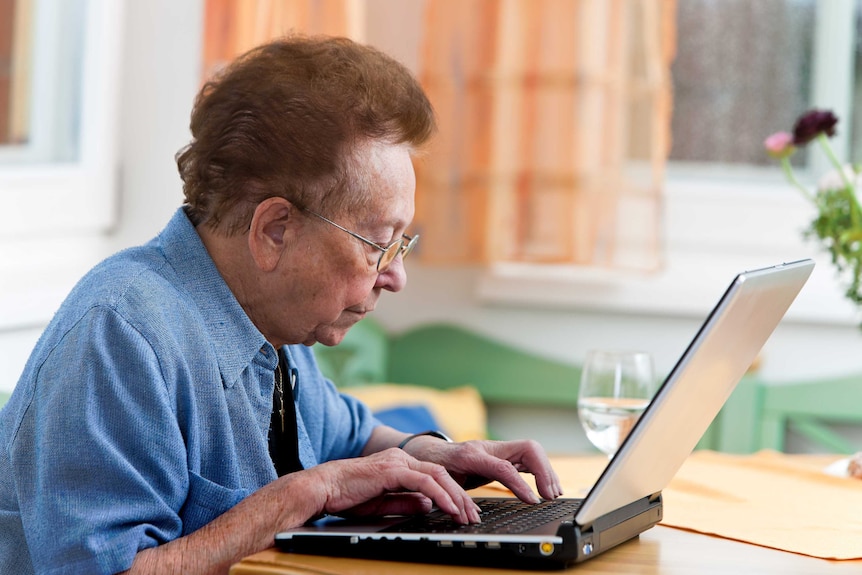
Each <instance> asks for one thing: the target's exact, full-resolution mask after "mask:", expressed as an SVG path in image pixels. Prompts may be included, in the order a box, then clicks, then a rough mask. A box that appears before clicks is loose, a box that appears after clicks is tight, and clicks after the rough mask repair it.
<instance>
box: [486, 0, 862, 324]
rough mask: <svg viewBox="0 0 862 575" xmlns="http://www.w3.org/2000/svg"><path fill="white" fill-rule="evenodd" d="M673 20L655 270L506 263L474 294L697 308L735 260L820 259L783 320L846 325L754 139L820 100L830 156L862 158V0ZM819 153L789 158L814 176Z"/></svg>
mask: <svg viewBox="0 0 862 575" xmlns="http://www.w3.org/2000/svg"><path fill="white" fill-rule="evenodd" d="M676 17H677V34H678V36H677V37H678V45H677V53H676V58H675V61H674V64H673V68H672V73H673V77H674V78H673V79H674V108H673V120H672V148H671V153H670V161H669V163H668V176H667V180H666V185H665V197H664V204H665V206H664V229H663V234H664V257H665V261H664V265H663V268H662V271H661V272H660V273H657V274H652V275H632V274H625V275H623V274H621V273H619V272H611V273H607V272H599V271H596V270H588V269H573V268H561V267H549V266H522V265H518V266H515V265H506V266H499V267H497V268H496V269H495V270H493V271H492V272H491V273H489V274H488V275H487V276H486V277H485V278H484V279H483V281H482V282H481V284H480V293H481V294H482V295H483V296H484V297H485V298H486V299H489V300H492V301H505V302H512V301H517V302H521V303H529V302H531V301H533V302H541V301H556V302H557V303H558V304H559V305H564V306H565V305H571V306H575V307H580V306H588V307H593V308H607V309H616V310H622V311H644V312H657V313H663V314H664V313H670V314H673V313H682V314H689V313H690V314H701V313H703V312H704V311H706V310H708V309H709V307H710V306H711V305H712V303H713V302H714V301H715V300H716V299H717V297H718V296H719V295H720V292H721V291H723V289H724V288H725V287H726V283H727V281H729V279H730V278H731V277H732V275H733V274H734V273H736V272H738V271H740V270H741V269H744V268H751V267H758V266H762V265H769V264H772V263H778V262H780V261H788V260H792V259H798V258H800V257H815V258H816V259H817V260H818V261H819V263H820V265H818V268H817V269H816V270H815V273H814V275H813V276H812V278H811V280H810V281H809V284H808V286H806V289H805V290H804V291H803V293H802V294H801V296H800V298H799V299H798V300H797V302H796V304H794V307H793V308H792V309H791V312H790V314H789V317H795V318H797V319H811V320H815V321H824V320H825V321H833V322H837V323H848V324H849V323H854V321H855V320H854V313H853V309H852V307H851V306H850V305H849V303H847V302H845V301H844V298H843V295H842V289H841V287H840V285H839V283H838V281H836V278H835V272H834V268H833V267H832V265H831V263H830V262H829V261H828V258H827V257H826V256H825V254H823V253H820V252H819V251H818V249H817V246H816V245H815V244H813V243H809V242H806V241H804V239H803V238H802V234H801V231H802V230H803V229H804V228H805V226H806V225H807V224H808V223H809V222H810V220H811V218H812V217H813V215H814V212H813V210H812V208H811V207H810V206H809V205H808V204H807V203H806V201H805V200H804V199H803V198H801V197H800V195H799V193H798V192H797V191H796V190H794V189H792V188H791V187H790V186H789V185H788V184H787V183H786V182H785V180H784V178H783V175H782V173H781V170H780V169H779V168H778V166H777V165H776V164H775V162H774V161H771V160H770V159H769V158H768V157H767V156H766V155H765V153H764V152H763V148H762V143H763V140H764V139H765V138H766V136H768V135H769V134H771V133H773V132H775V131H778V130H789V129H791V128H792V126H793V122H794V121H795V119H796V117H797V116H798V115H800V114H801V113H802V112H804V111H805V110H806V109H808V108H811V107H818V108H827V109H831V110H833V111H834V112H835V113H836V115H838V117H839V118H840V123H839V134H838V135H837V137H836V138H835V140H834V143H835V146H834V147H835V149H836V152H837V153H838V154H839V157H843V158H847V159H850V158H853V159H856V160H862V86H859V87H858V88H857V84H859V82H862V58H856V55H857V54H858V53H859V51H860V48H859V46H860V43H862V0H854V1H851V0H835V1H830V2H817V1H816V0H758V1H757V2H750V1H748V0H686V1H685V2H678V3H677V15H676ZM854 58H855V60H856V64H855V69H854ZM820 156H821V155H820V154H811V157H810V158H809V157H808V156H807V155H806V154H798V155H797V157H796V158H794V160H795V162H796V163H798V164H799V167H800V168H802V169H803V172H804V171H805V168H808V170H809V173H810V174H822V173H823V172H825V171H826V170H827V169H828V167H827V166H826V165H825V163H823V162H824V160H823V159H822V158H821V157H820ZM810 179H812V178H809V180H810Z"/></svg>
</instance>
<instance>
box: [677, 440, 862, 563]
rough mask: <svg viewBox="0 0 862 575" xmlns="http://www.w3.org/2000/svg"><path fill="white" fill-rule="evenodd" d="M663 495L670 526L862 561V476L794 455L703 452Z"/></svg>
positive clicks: (682, 471) (796, 551) (787, 549)
mask: <svg viewBox="0 0 862 575" xmlns="http://www.w3.org/2000/svg"><path fill="white" fill-rule="evenodd" d="M835 459H838V457H837V456H836V457H835ZM664 497H665V504H664V519H663V521H662V524H663V525H669V526H671V527H680V528H684V529H690V530H692V531H698V532H701V533H710V534H713V535H720V536H721V537H727V538H729V539H737V540H739V541H746V542H749V543H755V544H757V545H763V546H765V547H772V548H775V549H781V550H784V551H792V552H795V553H802V554H804V555H811V556H813V557H821V558H824V559H862V481H860V480H858V479H850V478H844V477H834V476H831V475H828V474H826V473H824V472H823V469H822V468H820V467H817V468H811V467H809V466H805V465H799V464H798V463H797V461H796V460H795V459H794V456H787V455H783V454H780V453H775V452H770V451H762V452H759V453H757V454H754V455H748V456H740V455H728V454H724V453H716V452H712V451H699V452H696V453H694V454H693V455H692V456H691V457H689V458H688V460H687V461H686V462H685V464H684V465H683V466H682V469H680V470H679V472H678V473H677V475H676V477H674V479H673V480H672V481H671V484H670V486H669V487H668V488H667V489H666V490H665V491H664Z"/></svg>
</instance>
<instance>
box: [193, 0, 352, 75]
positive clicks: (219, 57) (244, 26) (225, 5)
mask: <svg viewBox="0 0 862 575" xmlns="http://www.w3.org/2000/svg"><path fill="white" fill-rule="evenodd" d="M361 8H362V6H361V3H359V2H357V1H356V0H206V5H205V9H204V12H205V15H204V18H205V22H204V68H203V69H204V78H209V77H210V76H211V75H212V74H213V73H214V72H216V71H217V70H219V69H220V68H221V67H223V66H224V65H225V64H227V63H228V62H230V61H231V60H233V59H234V58H235V57H236V56H239V55H240V54H242V53H243V52H245V51H247V50H249V49H251V48H254V47H255V46H257V45H259V44H263V43H264V42H267V41H269V40H271V39H273V38H277V37H279V36H284V35H285V34H288V33H291V32H302V33H304V34H329V35H332V36H348V37H350V38H353V39H354V40H360V41H361V40H362V38H363V25H364V19H363V12H362V9H361Z"/></svg>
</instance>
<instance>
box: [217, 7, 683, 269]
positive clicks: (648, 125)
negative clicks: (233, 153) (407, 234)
mask: <svg viewBox="0 0 862 575" xmlns="http://www.w3.org/2000/svg"><path fill="white" fill-rule="evenodd" d="M414 14H415V15H417V17H418V18H421V22H410V23H408V22H402V20H404V16H405V15H408V17H413V16H412V15H414ZM675 16H676V5H675V0H469V1H465V0H386V1H384V0H373V1H372V0H367V1H360V0H206V23H205V46H204V59H205V62H204V70H205V77H208V76H209V75H210V74H211V73H212V72H213V71H215V70H217V69H218V67H220V66H223V65H224V64H225V63H226V62H229V61H230V60H231V59H232V58H234V57H235V56H237V55H238V54H240V53H242V52H244V51H245V50H247V49H249V48H251V47H253V46H255V45H257V44H260V43H262V42H265V41H267V40H269V39H271V38H274V37H277V36H280V35H283V34H285V33H288V32H290V31H301V32H305V33H324V34H335V35H346V36H349V37H351V38H354V39H356V40H359V41H368V42H371V43H372V44H374V43H375V42H377V44H378V45H380V44H381V43H382V44H383V45H387V46H388V48H385V49H387V50H388V51H392V50H393V49H395V51H397V49H398V48H401V47H402V45H404V44H411V46H409V47H407V48H406V53H409V52H410V51H411V50H413V49H415V50H416V51H417V52H418V53H417V54H416V55H417V60H418V62H419V63H418V70H416V72H417V75H418V76H419V78H420V80H421V81H422V83H423V85H424V86H425V88H426V90H427V92H428V95H429V97H430V98H431V101H432V103H433V104H434V107H435V109H436V110H437V113H438V116H439V121H440V131H439V133H438V135H437V137H436V138H435V139H434V140H433V142H432V145H431V148H430V149H429V150H428V152H427V153H426V154H425V155H423V156H422V157H420V158H419V160H418V161H417V178H418V184H417V195H416V221H415V226H414V228H412V229H415V230H416V231H418V232H419V233H421V234H422V236H423V237H422V242H421V243H420V249H419V250H417V254H418V255H419V256H420V257H421V258H423V259H424V260H425V261H427V262H435V263H490V262H504V261H515V262H547V263H574V264H580V265H592V266H608V267H626V268H636V269H655V268H656V267H658V265H659V264H660V254H661V250H660V237H661V236H660V225H661V218H660V208H661V188H662V181H663V178H664V168H665V161H666V158H667V154H668V151H669V149H670V115H671V114H670V111H671V82H670V72H669V70H670V64H671V61H672V59H673V56H674V50H675ZM414 24H415V26H414ZM414 28H415V29H416V30H421V33H420V34H419V35H420V36H421V38H418V39H417V38H415V37H410V38H407V37H405V36H404V34H405V33H409V32H408V31H410V30H412V29H414ZM369 31H371V32H372V33H373V35H374V36H375V37H374V38H369V37H367V36H368V32H369ZM378 36H379V37H378ZM396 45H397V46H396Z"/></svg>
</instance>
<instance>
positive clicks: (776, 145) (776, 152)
mask: <svg viewBox="0 0 862 575" xmlns="http://www.w3.org/2000/svg"><path fill="white" fill-rule="evenodd" d="M763 145H764V147H765V148H766V153H767V154H769V155H770V156H772V157H773V158H777V159H779V160H780V159H781V158H787V157H789V156H791V155H793V152H795V151H796V146H794V145H793V134H790V133H788V132H776V133H774V134H772V135H771V136H769V137H768V138H766V140H765V141H764V142H763Z"/></svg>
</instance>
